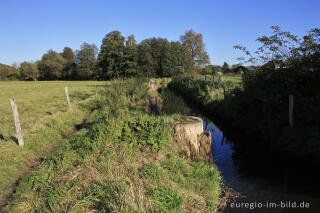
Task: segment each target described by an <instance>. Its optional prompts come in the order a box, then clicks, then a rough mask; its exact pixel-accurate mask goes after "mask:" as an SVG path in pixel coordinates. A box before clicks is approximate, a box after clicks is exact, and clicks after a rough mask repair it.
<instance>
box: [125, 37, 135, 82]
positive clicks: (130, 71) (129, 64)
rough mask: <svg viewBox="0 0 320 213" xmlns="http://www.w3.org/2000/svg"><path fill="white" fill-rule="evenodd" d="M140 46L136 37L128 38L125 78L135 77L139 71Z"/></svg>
mask: <svg viewBox="0 0 320 213" xmlns="http://www.w3.org/2000/svg"><path fill="white" fill-rule="evenodd" d="M137 54H138V46H137V42H136V39H135V38H134V35H130V36H128V38H127V40H126V46H125V49H124V64H123V71H124V76H125V77H129V76H134V75H136V74H137V69H138V55H137Z"/></svg>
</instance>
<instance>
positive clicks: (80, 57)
mask: <svg viewBox="0 0 320 213" xmlns="http://www.w3.org/2000/svg"><path fill="white" fill-rule="evenodd" d="M97 53H98V47H97V46H96V45H95V44H88V43H86V42H84V43H83V44H82V45H81V46H80V50H77V51H76V55H75V62H76V65H77V67H76V69H74V71H73V78H74V79H79V80H89V79H93V78H95V77H96V76H97V73H96V62H97Z"/></svg>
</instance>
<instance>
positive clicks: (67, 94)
mask: <svg viewBox="0 0 320 213" xmlns="http://www.w3.org/2000/svg"><path fill="white" fill-rule="evenodd" d="M64 90H65V92H66V96H67V102H68V106H69V109H70V111H71V112H72V107H71V103H70V98H69V92H68V87H65V88H64Z"/></svg>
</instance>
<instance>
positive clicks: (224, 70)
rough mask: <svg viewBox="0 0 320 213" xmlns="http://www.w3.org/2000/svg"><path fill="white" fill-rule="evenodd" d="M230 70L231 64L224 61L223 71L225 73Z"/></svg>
mask: <svg viewBox="0 0 320 213" xmlns="http://www.w3.org/2000/svg"><path fill="white" fill-rule="evenodd" d="M229 71H230V66H229V64H228V63H227V62H224V63H223V65H222V72H223V73H227V72H229Z"/></svg>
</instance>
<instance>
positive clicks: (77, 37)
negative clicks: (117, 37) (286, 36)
mask: <svg viewBox="0 0 320 213" xmlns="http://www.w3.org/2000/svg"><path fill="white" fill-rule="evenodd" d="M319 10H320V1H319V0H268V1H262V0H220V1H218V0H193V1H191V0H162V1H153V0H143V1H139V0H136V1H133V0H132V1H122V0H117V1H113V0H105V1H103V0H90V1H89V0H87V1H83V0H64V1H61V0H24V1H22V0H20V1H19V0H0V63H5V64H9V65H10V64H12V63H13V62H18V63H20V62H23V61H31V60H33V61H34V60H37V59H41V56H42V54H44V53H45V52H47V51H48V50H49V49H53V50H55V51H58V52H61V51H62V49H63V48H64V47H65V46H69V47H71V48H72V49H74V50H76V49H79V48H80V45H81V44H82V43H83V42H88V43H95V44H96V45H97V46H98V47H100V45H101V40H102V38H103V37H104V36H105V34H106V33H108V32H110V31H113V30H119V31H120V32H122V34H123V35H124V36H128V35H130V34H134V35H135V36H136V39H137V41H138V42H140V41H142V40H143V39H145V38H150V37H164V38H167V39H168V40H179V37H180V35H182V34H183V33H184V32H185V31H186V30H188V29H193V30H195V31H196V32H199V33H202V34H203V37H204V42H205V44H206V49H207V52H208V54H209V56H210V59H211V62H212V64H220V65H221V64H223V62H224V61H227V62H228V63H229V64H234V63H237V60H236V58H238V57H239V56H240V52H238V51H237V50H234V49H233V46H234V45H236V44H241V45H244V46H247V47H248V48H249V49H253V50H254V49H256V47H257V43H256V42H255V40H256V38H257V37H258V36H261V35H264V34H268V33H270V26H271V25H279V26H280V27H281V28H282V29H283V30H288V31H290V32H292V33H293V34H296V35H300V36H301V35H304V34H306V31H308V30H310V29H311V28H316V27H318V28H320V13H319Z"/></svg>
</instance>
